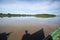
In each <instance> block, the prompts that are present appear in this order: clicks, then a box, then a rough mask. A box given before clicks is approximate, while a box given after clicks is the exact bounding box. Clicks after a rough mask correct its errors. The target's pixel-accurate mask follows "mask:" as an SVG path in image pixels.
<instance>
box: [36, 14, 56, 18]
mask: <svg viewBox="0 0 60 40" xmlns="http://www.w3.org/2000/svg"><path fill="white" fill-rule="evenodd" d="M55 16H56V15H53V14H36V15H35V17H43V18H49V17H55Z"/></svg>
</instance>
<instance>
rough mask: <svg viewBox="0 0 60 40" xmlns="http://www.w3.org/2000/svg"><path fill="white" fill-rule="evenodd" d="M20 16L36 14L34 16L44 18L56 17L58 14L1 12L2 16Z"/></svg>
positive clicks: (0, 15)
mask: <svg viewBox="0 0 60 40" xmlns="http://www.w3.org/2000/svg"><path fill="white" fill-rule="evenodd" d="M17 16H18V17H20V16H34V17H43V18H48V17H55V16H56V15H53V14H35V15H29V14H10V13H8V14H2V13H0V17H17Z"/></svg>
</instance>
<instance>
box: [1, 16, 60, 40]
mask: <svg viewBox="0 0 60 40" xmlns="http://www.w3.org/2000/svg"><path fill="white" fill-rule="evenodd" d="M59 18H60V17H53V18H36V17H3V18H0V33H4V32H6V33H10V32H12V34H10V35H9V37H8V40H21V39H22V37H23V35H24V33H25V30H28V32H29V33H30V34H31V35H32V34H34V33H35V32H37V31H38V30H40V29H42V28H43V29H44V35H45V36H47V35H48V34H50V33H51V32H53V31H54V30H55V29H56V28H57V27H59V26H60V19H59Z"/></svg>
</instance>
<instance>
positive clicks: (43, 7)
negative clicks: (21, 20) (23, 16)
mask: <svg viewBox="0 0 60 40" xmlns="http://www.w3.org/2000/svg"><path fill="white" fill-rule="evenodd" d="M58 8H59V2H58V1H55V2H53V3H51V2H48V1H46V2H40V3H39V2H38V3H26V2H16V3H13V4H2V5H1V6H0V10H1V11H0V12H5V13H6V12H7V13H8V12H10V13H29V14H30V13H32V14H33V13H34V14H36V13H54V12H55V11H56V10H55V9H58ZM51 10H52V11H51Z"/></svg>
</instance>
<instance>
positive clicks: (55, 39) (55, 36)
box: [43, 27, 60, 40]
mask: <svg viewBox="0 0 60 40" xmlns="http://www.w3.org/2000/svg"><path fill="white" fill-rule="evenodd" d="M43 40H60V27H59V28H57V29H56V30H55V31H54V32H53V33H51V34H50V35H48V36H47V37H46V38H44V39H43Z"/></svg>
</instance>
